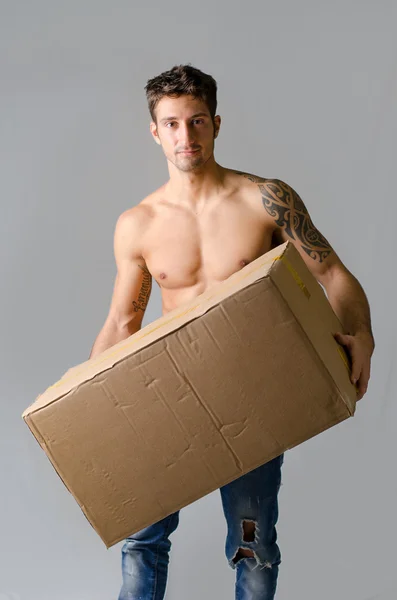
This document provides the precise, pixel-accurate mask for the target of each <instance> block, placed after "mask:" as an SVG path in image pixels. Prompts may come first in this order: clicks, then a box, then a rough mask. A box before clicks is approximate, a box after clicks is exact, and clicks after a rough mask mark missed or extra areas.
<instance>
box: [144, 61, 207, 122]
mask: <svg viewBox="0 0 397 600" xmlns="http://www.w3.org/2000/svg"><path fill="white" fill-rule="evenodd" d="M145 91H146V98H147V101H148V107H149V112H150V116H151V117H152V120H153V121H154V122H155V123H156V125H157V117H156V106H157V104H158V102H159V101H160V100H161V98H163V97H164V96H173V97H176V98H178V97H179V96H182V95H184V94H186V95H191V96H193V97H195V98H200V99H201V100H203V101H204V102H205V103H206V105H207V106H208V110H209V112H210V115H211V118H212V121H214V117H215V113H216V107H217V99H216V93H217V83H216V81H215V79H214V78H213V77H212V76H211V75H208V74H207V73H203V71H200V69H196V68H195V67H192V65H191V64H190V63H188V64H186V65H175V66H174V67H173V68H172V69H170V70H169V71H164V72H163V73H160V75H157V76H156V77H153V78H152V79H149V80H148V82H147V84H146V86H145Z"/></svg>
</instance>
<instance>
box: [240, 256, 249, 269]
mask: <svg viewBox="0 0 397 600" xmlns="http://www.w3.org/2000/svg"><path fill="white" fill-rule="evenodd" d="M248 263H249V261H248V260H245V259H244V258H243V259H242V260H240V265H241V266H242V267H245V265H248Z"/></svg>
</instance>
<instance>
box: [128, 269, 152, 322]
mask: <svg viewBox="0 0 397 600" xmlns="http://www.w3.org/2000/svg"><path fill="white" fill-rule="evenodd" d="M138 266H139V268H140V269H141V270H142V271H143V281H142V285H141V291H140V292H139V295H138V302H135V300H134V301H133V303H132V304H133V306H134V311H135V312H138V310H142V311H145V309H146V307H147V304H148V302H149V297H150V292H151V289H152V276H151V274H150V272H149V270H148V269H147V267H146V266H145V267H142V266H141V265H138Z"/></svg>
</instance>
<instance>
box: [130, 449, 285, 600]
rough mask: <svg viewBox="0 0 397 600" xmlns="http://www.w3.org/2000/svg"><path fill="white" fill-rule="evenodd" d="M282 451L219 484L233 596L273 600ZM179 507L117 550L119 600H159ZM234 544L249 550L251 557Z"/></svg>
mask: <svg viewBox="0 0 397 600" xmlns="http://www.w3.org/2000/svg"><path fill="white" fill-rule="evenodd" d="M283 462H284V454H281V455H280V456H277V457H276V458H274V459H273V460H271V461H269V462H267V463H265V464H263V465H261V466H260V467H258V468H256V469H254V470H253V471H250V472H249V473H246V474H245V475H242V476H241V477H239V478H238V479H235V480H234V481H231V482H230V483H228V484H226V485H224V486H223V487H221V488H219V490H220V493H221V500H222V507H223V512H224V515H225V519H226V523H227V536H226V544H225V554H226V558H227V560H228V564H229V566H230V567H231V568H232V569H235V571H236V586H235V591H236V596H235V597H236V600H273V598H274V596H275V593H276V585H277V577H278V570H279V564H280V562H281V553H280V549H279V547H278V544H277V532H276V523H277V519H278V492H279V489H280V485H281V467H282V464H283ZM179 512H180V511H179V510H178V511H177V512H175V513H172V514H171V515H169V516H168V517H165V518H164V519H162V520H161V521H158V522H157V523H154V524H153V525H150V526H149V527H146V528H145V529H142V530H141V531H138V532H137V533H135V534H134V535H131V536H130V537H128V538H127V539H126V540H125V543H124V545H123V547H122V549H121V553H122V563H121V564H122V576H123V585H122V588H121V591H120V595H119V597H118V600H163V598H164V594H165V589H166V584H167V575H168V563H169V551H170V548H171V542H170V540H169V536H170V534H171V533H172V532H173V531H175V529H176V528H177V526H178V523H179ZM239 548H242V549H243V550H245V552H246V551H247V550H251V552H250V553H249V554H250V556H246V555H244V554H245V553H244V552H243V553H242V554H240V552H239Z"/></svg>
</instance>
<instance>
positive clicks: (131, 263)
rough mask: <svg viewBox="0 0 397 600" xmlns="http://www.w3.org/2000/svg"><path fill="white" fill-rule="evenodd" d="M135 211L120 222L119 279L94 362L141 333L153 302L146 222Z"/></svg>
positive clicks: (117, 243)
mask: <svg viewBox="0 0 397 600" xmlns="http://www.w3.org/2000/svg"><path fill="white" fill-rule="evenodd" d="M137 209H138V207H134V208H133V209H130V210H128V211H126V212H124V213H123V214H121V215H120V217H119V218H118V220H117V223H116V228H115V233H114V256H115V260H116V265H117V275H116V279H115V282H114V288H113V296H112V299H111V304H110V309H109V314H108V316H107V318H106V321H105V323H104V325H103V327H102V329H101V331H100V333H99V334H98V336H97V338H96V340H95V343H94V345H93V347H92V350H91V354H90V359H91V358H94V357H95V356H97V355H98V354H100V353H101V352H103V351H104V350H106V349H107V348H110V347H111V346H114V344H117V343H118V342H120V341H121V340H123V339H126V338H128V337H129V336H130V335H132V334H133V333H136V332H137V331H139V329H140V328H141V325H142V320H143V317H144V314H145V310H146V307H147V304H148V302H149V298H150V293H151V289H152V276H151V274H150V272H149V271H148V269H147V267H146V263H145V261H144V259H143V258H142V252H141V241H142V229H143V227H144V220H143V218H142V213H141V212H139V209H138V210H137Z"/></svg>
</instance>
